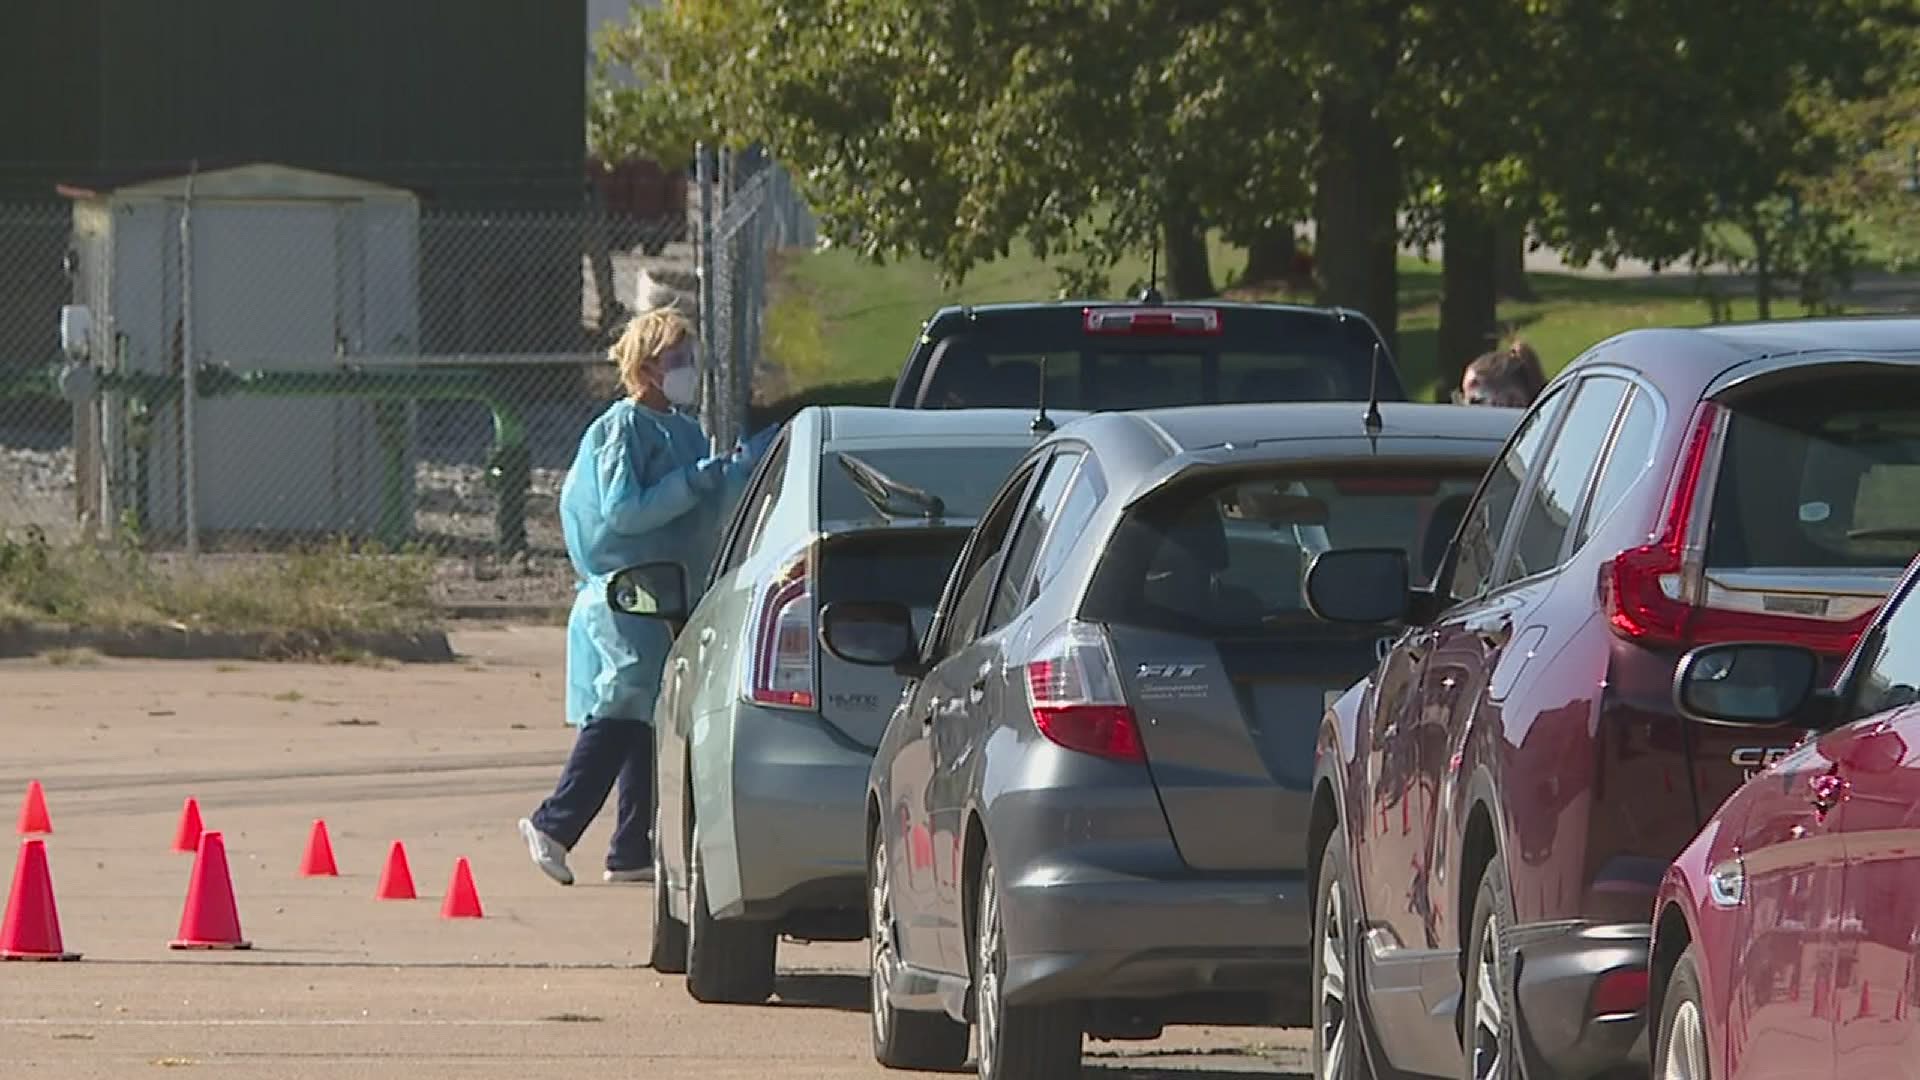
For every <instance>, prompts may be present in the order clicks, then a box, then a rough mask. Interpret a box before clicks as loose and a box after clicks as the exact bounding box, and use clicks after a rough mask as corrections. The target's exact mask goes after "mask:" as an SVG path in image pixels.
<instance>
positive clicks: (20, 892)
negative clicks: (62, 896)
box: [0, 785, 80, 960]
mask: <svg viewBox="0 0 1920 1080" xmlns="http://www.w3.org/2000/svg"><path fill="white" fill-rule="evenodd" d="M36 789H37V785H36ZM78 959H80V954H79V953H73V952H68V951H67V950H66V948H65V947H64V946H63V945H61V943H60V913H59V911H58V910H56V909H55V907H54V904H53V873H52V872H51V871H49V870H48V869H47V842H46V841H45V840H27V841H25V842H23V843H22V844H21V845H20V861H19V863H18V864H16V865H15V866H14V869H13V891H12V892H10V893H8V894H7V917H6V919H5V921H3V922H0V960H78Z"/></svg>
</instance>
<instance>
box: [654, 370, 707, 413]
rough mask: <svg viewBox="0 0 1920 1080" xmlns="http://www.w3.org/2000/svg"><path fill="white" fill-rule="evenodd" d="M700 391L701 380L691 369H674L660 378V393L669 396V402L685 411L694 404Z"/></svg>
mask: <svg viewBox="0 0 1920 1080" xmlns="http://www.w3.org/2000/svg"><path fill="white" fill-rule="evenodd" d="M699 390H700V383H699V379H698V378H697V377H696V376H695V375H694V372H693V369H692V368H690V367H677V368H674V369H673V370H671V371H669V372H667V373H666V374H665V375H663V376H661V378H660V392H661V393H663V394H665V395H667V400H668V401H670V402H672V403H673V404H675V405H678V406H679V407H681V408H683V409H684V408H686V407H687V406H689V405H692V404H693V399H694V397H695V396H696V395H697V394H698V393H699Z"/></svg>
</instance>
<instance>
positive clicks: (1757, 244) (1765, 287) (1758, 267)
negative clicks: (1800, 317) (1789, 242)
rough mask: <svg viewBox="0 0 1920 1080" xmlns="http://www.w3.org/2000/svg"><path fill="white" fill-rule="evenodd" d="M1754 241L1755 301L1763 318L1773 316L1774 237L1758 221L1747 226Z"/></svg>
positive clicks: (1757, 313)
mask: <svg viewBox="0 0 1920 1080" xmlns="http://www.w3.org/2000/svg"><path fill="white" fill-rule="evenodd" d="M1747 236H1748V238H1749V239H1751V240H1752V241H1753V303H1754V307H1755V309H1756V311H1755V314H1756V315H1757V316H1758V317H1759V318H1761V319H1762V320H1765V319H1771V318H1773V237H1772V236H1771V235H1770V234H1769V233H1768V232H1767V227H1766V226H1764V225H1762V224H1760V223H1759V222H1758V221H1755V222H1753V223H1752V224H1750V225H1748V226H1747Z"/></svg>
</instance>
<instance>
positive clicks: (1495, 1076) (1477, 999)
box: [1467, 919, 1508, 1080]
mask: <svg viewBox="0 0 1920 1080" xmlns="http://www.w3.org/2000/svg"><path fill="white" fill-rule="evenodd" d="M1497 926H1498V920H1497V919H1488V920H1487V922H1486V925H1485V926H1484V927H1483V928H1482V929H1481V931H1480V934H1481V937H1480V963H1479V970H1478V971H1476V972H1475V973H1474V978H1475V993H1474V1007H1473V1037H1472V1040H1471V1041H1470V1042H1469V1043H1468V1044H1467V1045H1468V1049H1469V1051H1470V1052H1471V1053H1472V1055H1473V1077H1474V1080H1502V1078H1504V1077H1506V1076H1507V1074H1508V1065H1507V1060H1506V1047H1505V1045H1504V1044H1503V1042H1502V1033H1503V1031H1504V1030H1505V1028H1506V1022H1507V1021H1506V1015H1505V1011H1504V1009H1503V1008H1502V1006H1501V997H1500V986H1501V978H1500V937H1499V934H1498V933H1497V932H1496V930H1497Z"/></svg>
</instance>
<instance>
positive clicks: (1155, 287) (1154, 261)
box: [1134, 232, 1166, 304]
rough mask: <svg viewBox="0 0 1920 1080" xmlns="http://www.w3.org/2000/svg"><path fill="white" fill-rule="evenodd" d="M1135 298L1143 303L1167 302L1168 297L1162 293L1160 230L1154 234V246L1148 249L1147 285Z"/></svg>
mask: <svg viewBox="0 0 1920 1080" xmlns="http://www.w3.org/2000/svg"><path fill="white" fill-rule="evenodd" d="M1134 299H1135V300H1137V301H1139V302H1140V303H1142V304H1160V303H1165V302H1166V298H1165V297H1163V296H1161V295H1160V234H1159V233H1158V232H1155V233H1154V234H1153V246H1152V247H1150V248H1148V249H1147V287H1146V288H1144V289H1141V290H1140V295H1139V296H1137V297H1134Z"/></svg>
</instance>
